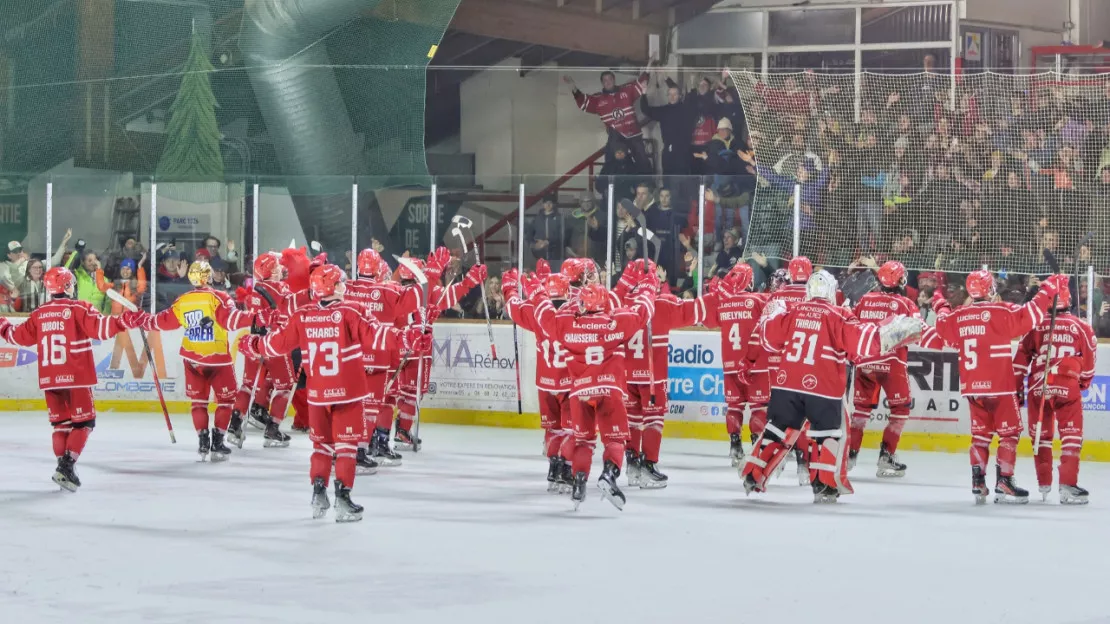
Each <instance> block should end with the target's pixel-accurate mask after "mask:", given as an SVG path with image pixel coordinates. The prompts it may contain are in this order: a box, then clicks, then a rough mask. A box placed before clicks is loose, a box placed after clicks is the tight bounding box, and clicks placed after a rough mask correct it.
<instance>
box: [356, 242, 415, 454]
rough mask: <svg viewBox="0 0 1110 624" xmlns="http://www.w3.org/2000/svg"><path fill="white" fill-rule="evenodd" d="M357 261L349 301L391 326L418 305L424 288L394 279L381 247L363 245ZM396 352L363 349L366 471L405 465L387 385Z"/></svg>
mask: <svg viewBox="0 0 1110 624" xmlns="http://www.w3.org/2000/svg"><path fill="white" fill-rule="evenodd" d="M356 265H357V267H358V279H356V280H354V281H353V282H350V283H349V284H347V294H346V299H347V301H350V302H352V303H357V304H359V305H361V306H362V307H363V308H364V309H365V312H366V313H367V314H369V315H370V316H372V317H374V319H376V320H377V321H378V322H379V323H383V324H385V325H389V326H392V325H394V324H395V323H396V322H397V319H399V318H403V317H406V316H408V315H409V314H411V313H413V312H414V311H415V310H416V309H417V306H418V305H419V302H420V289H419V288H417V287H416V286H408V287H401V286H400V285H399V284H397V283H396V282H393V281H390V280H389V275H390V270H389V265H388V264H386V262H385V260H384V259H382V257H381V255H380V254H378V252H377V251H374V250H373V249H363V250H362V251H360V252H359V254H358V258H357V263H356ZM396 355H397V354H396V353H395V352H393V351H390V350H387V349H376V350H375V349H367V350H365V351H363V356H364V357H365V359H364V360H363V364H364V365H365V367H366V376H367V377H366V382H367V385H368V386H369V388H370V393H369V394H367V396H366V399H365V400H364V401H363V403H362V408H363V417H364V418H365V419H366V421H367V426H366V429H367V438H366V439H365V440H362V441H360V442H359V444H358V463H359V466H360V467H361V468H362V469H363V470H364V471H369V470H371V468H370V467H369V466H370V464H381V465H382V466H400V465H401V460H402V457H401V454H400V453H397V452H396V451H394V450H393V449H391V448H390V446H389V429H390V427H392V426H393V406H394V404H395V403H396V401H395V400H390V398H389V396H387V393H386V387H385V386H386V384H387V383H388V381H389V377H390V372H389V371H390V368H391V367H392V366H393V365H394V358H395V356H396ZM397 361H400V360H399V359H398V360H397Z"/></svg>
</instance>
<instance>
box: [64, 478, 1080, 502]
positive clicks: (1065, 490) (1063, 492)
mask: <svg viewBox="0 0 1110 624" xmlns="http://www.w3.org/2000/svg"><path fill="white" fill-rule="evenodd" d="M78 485H80V483H78ZM1060 504H1061V505H1086V504H1087V490H1084V489H1083V488H1081V487H1079V486H1078V485H1061V486H1060Z"/></svg>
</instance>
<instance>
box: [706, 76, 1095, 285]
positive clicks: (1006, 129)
mask: <svg viewBox="0 0 1110 624" xmlns="http://www.w3.org/2000/svg"><path fill="white" fill-rule="evenodd" d="M733 78H734V80H735V83H736V86H737V89H738V91H739V93H740V97H741V100H742V102H743V106H744V109H745V112H746V117H747V123H748V127H749V129H750V135H751V143H752V147H753V148H754V153H755V161H756V163H757V167H756V169H757V174H758V177H757V191H756V197H755V203H754V210H753V217H752V223H751V229H750V232H749V237H748V242H747V245H748V250H749V252H750V251H760V252H761V253H763V254H765V255H768V256H771V257H777V258H788V257H790V255H791V251H792V243H793V211H794V189H795V185H798V186H800V195H801V202H800V203H801V211H800V215H801V218H800V219H799V224H800V228H799V229H800V251H801V253H802V254H805V255H808V256H810V257H811V258H813V259H814V260H815V262H819V263H821V264H826V265H830V266H841V267H843V266H848V265H849V264H851V263H852V262H853V261H855V260H857V259H858V258H860V257H861V256H866V255H871V256H874V257H875V258H876V259H877V260H879V261H881V260H884V259H897V260H900V261H902V262H903V263H905V264H906V266H907V267H910V268H914V269H920V270H938V269H939V270H942V271H953V272H967V271H970V270H973V269H975V268H977V267H979V266H981V265H983V264H987V265H989V266H990V267H991V268H992V270H996V271H999V272H1001V273H1007V272H1009V273H1036V274H1043V273H1048V272H1050V270H1052V269H1053V268H1055V267H1054V266H1053V265H1054V264H1059V268H1060V269H1061V270H1064V271H1071V270H1074V263H1075V261H1076V259H1077V258H1076V256H1077V249H1078V246H1079V243H1080V242H1081V241H1082V240H1083V239H1084V237H1085V236H1086V235H1087V234H1088V233H1091V232H1093V233H1094V235H1093V238H1092V239H1091V242H1090V243H1089V244H1088V245H1085V246H1084V247H1083V248H1082V249H1079V250H1078V260H1079V263H1080V265H1081V266H1082V267H1086V266H1087V265H1088V264H1093V265H1094V266H1095V268H1096V270H1097V271H1099V272H1100V273H1105V272H1106V271H1107V270H1108V269H1110V75H1082V76H1079V75H1072V74H1056V73H1045V74H1035V75H1021V76H1014V75H1006V74H993V73H984V74H975V75H965V76H960V77H958V78H957V79H956V80H955V98H954V99H953V97H952V91H951V89H952V86H953V80H952V77H951V76H944V75H939V74H913V75H891V74H871V73H864V74H862V75H860V76H859V81H860V82H859V93H858V101H857V93H856V76H854V75H851V74H849V75H843V74H836V75H830V74H816V73H812V72H806V73H793V74H772V75H768V76H765V77H764V76H761V75H759V74H753V73H747V72H735V73H734V74H733ZM953 103H954V106H953ZM722 185H725V188H727V180H725V181H722V180H716V181H715V186H716V187H721V186H722Z"/></svg>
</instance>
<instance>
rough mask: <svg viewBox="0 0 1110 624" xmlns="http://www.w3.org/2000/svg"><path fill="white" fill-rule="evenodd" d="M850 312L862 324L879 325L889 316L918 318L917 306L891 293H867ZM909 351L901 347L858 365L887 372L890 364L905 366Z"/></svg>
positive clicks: (864, 360) (905, 298) (862, 361)
mask: <svg viewBox="0 0 1110 624" xmlns="http://www.w3.org/2000/svg"><path fill="white" fill-rule="evenodd" d="M852 312H853V313H854V314H855V315H856V318H858V319H859V320H860V321H863V322H864V323H876V324H877V323H881V322H882V321H884V320H886V319H887V318H889V317H891V316H897V315H899V314H901V315H903V316H920V313H919V311H918V309H917V304H916V303H914V302H913V301H911V300H910V299H909V298H907V297H903V296H902V295H897V294H893V293H885V292H869V293H867V294H866V295H864V296H863V297H862V298H861V299H860V300H859V303H857V304H856V307H855V309H854V310H852ZM909 352H910V351H909V349H908V348H907V347H902V348H900V349H895V350H894V351H891V352H890V353H887V354H886V355H879V356H876V357H872V358H865V359H863V360H860V363H859V365H860V366H861V367H862V366H866V367H868V368H871V369H878V370H889V369H890V366H891V365H892V364H901V365H902V366H903V367H904V366H905V365H906V360H907V359H908V358H909Z"/></svg>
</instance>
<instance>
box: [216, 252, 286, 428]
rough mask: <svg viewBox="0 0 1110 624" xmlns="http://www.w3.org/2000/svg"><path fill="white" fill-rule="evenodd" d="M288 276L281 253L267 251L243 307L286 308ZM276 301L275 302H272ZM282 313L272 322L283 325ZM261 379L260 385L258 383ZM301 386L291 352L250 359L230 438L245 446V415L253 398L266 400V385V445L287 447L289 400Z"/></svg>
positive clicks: (258, 262)
mask: <svg viewBox="0 0 1110 624" xmlns="http://www.w3.org/2000/svg"><path fill="white" fill-rule="evenodd" d="M283 279H285V267H283V266H282V265H281V254H278V253H277V252H273V251H271V252H267V253H264V254H262V255H260V256H258V258H256V259H255V261H254V289H253V290H251V291H249V292H248V293H247V294H246V296H245V297H243V298H242V299H240V303H241V304H242V305H243V309H244V310H246V311H248V312H258V311H263V310H264V311H266V313H267V314H274V313H275V312H278V311H279V310H281V309H282V307H283V304H284V303H285V299H286V298H287V297H289V296H290V295H291V294H292V293H291V292H290V291H289V288H288V287H287V286H286V285H285V283H284V282H283V281H282V280H283ZM271 302H273V305H271ZM284 320H285V319H284V318H282V316H281V314H280V312H278V313H277V315H276V316H275V317H274V318H273V319H272V322H274V323H276V324H277V325H279V326H280V325H281V324H282V323H283V322H284ZM255 380H258V381H257V384H256V382H255ZM296 385H297V373H296V370H295V369H294V367H293V359H292V358H291V357H289V356H287V355H283V356H281V357H277V358H269V359H263V360H257V359H255V360H252V359H247V360H245V362H244V365H243V383H242V384H241V385H240V386H239V392H238V394H236V396H235V406H234V407H233V408H232V410H231V423H230V424H229V425H228V427H227V440H228V442H231V443H232V444H234V445H235V446H237V447H239V448H243V440H244V436H243V414H245V413H247V410H248V409H249V408H250V407H251V397H252V396H253V397H254V399H255V402H256V403H258V402H259V401H260V400H261V401H264V399H263V398H262V397H264V396H265V395H266V394H267V393H265V392H263V391H262V390H263V387H266V388H268V389H269V392H268V394H269V405H268V407H267V408H265V410H264V412H263V414H262V416H261V417H260V419H261V420H262V422H264V423H265V425H266V431H265V433H264V434H263V441H262V446H263V447H265V448H270V447H287V446H289V436H288V435H286V434H284V433H282V431H281V423H282V421H284V420H285V412H286V411H287V410H288V408H289V401H290V400H291V399H292V397H293V391H294V389H295V388H296Z"/></svg>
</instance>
